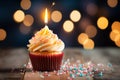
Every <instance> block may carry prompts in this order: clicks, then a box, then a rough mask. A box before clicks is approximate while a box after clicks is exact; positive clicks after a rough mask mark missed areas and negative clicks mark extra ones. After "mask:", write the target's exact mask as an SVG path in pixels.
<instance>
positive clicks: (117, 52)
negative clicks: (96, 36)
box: [24, 48, 120, 80]
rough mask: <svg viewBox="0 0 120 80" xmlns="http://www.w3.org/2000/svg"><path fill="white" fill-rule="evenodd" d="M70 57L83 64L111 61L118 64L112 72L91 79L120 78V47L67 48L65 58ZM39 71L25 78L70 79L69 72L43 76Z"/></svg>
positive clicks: (78, 78) (45, 79)
mask: <svg viewBox="0 0 120 80" xmlns="http://www.w3.org/2000/svg"><path fill="white" fill-rule="evenodd" d="M67 59H69V60H70V61H71V63H73V64H75V63H76V62H78V61H79V62H80V63H82V64H84V63H86V62H87V61H92V62H94V63H96V64H97V63H102V64H107V63H111V64H113V65H117V67H115V70H114V71H113V72H111V73H109V72H106V73H104V76H103V77H94V78H92V77H90V79H89V80H120V74H119V73H120V70H119V68H120V67H119V65H120V49H119V48H96V49H94V50H84V49H80V48H66V49H65V50H64V59H63V61H66V60H67ZM41 74H44V73H39V72H26V73H25V76H24V80H68V77H69V74H61V75H59V76H58V75H56V74H54V72H50V73H49V74H51V76H45V77H43V76H42V75H41ZM73 80H86V77H77V78H75V79H73Z"/></svg>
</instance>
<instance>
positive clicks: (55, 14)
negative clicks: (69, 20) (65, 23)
mask: <svg viewBox="0 0 120 80" xmlns="http://www.w3.org/2000/svg"><path fill="white" fill-rule="evenodd" d="M51 19H52V20H53V21H54V22H60V21H61V19H62V13H61V12H60V11H53V12H52V13H51Z"/></svg>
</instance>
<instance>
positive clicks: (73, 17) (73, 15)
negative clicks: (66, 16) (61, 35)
mask: <svg viewBox="0 0 120 80" xmlns="http://www.w3.org/2000/svg"><path fill="white" fill-rule="evenodd" d="M80 18H81V13H80V12H79V11H78V10H73V11H72V12H71V13H70V19H71V20H72V21H73V22H78V21H79V20H80Z"/></svg>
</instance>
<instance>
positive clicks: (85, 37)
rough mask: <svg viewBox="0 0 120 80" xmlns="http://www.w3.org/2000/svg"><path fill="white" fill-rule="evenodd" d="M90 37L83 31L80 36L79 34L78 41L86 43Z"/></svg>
mask: <svg viewBox="0 0 120 80" xmlns="http://www.w3.org/2000/svg"><path fill="white" fill-rule="evenodd" d="M87 39H88V35H87V34H85V33H81V34H80V35H79V36H78V42H79V43H80V44H85V42H86V40H87Z"/></svg>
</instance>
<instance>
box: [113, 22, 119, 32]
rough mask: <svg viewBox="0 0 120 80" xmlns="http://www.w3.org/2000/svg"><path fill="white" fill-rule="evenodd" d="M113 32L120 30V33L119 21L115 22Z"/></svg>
mask: <svg viewBox="0 0 120 80" xmlns="http://www.w3.org/2000/svg"><path fill="white" fill-rule="evenodd" d="M112 30H118V31H119V32H120V22H119V21H115V22H113V24H112Z"/></svg>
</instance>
